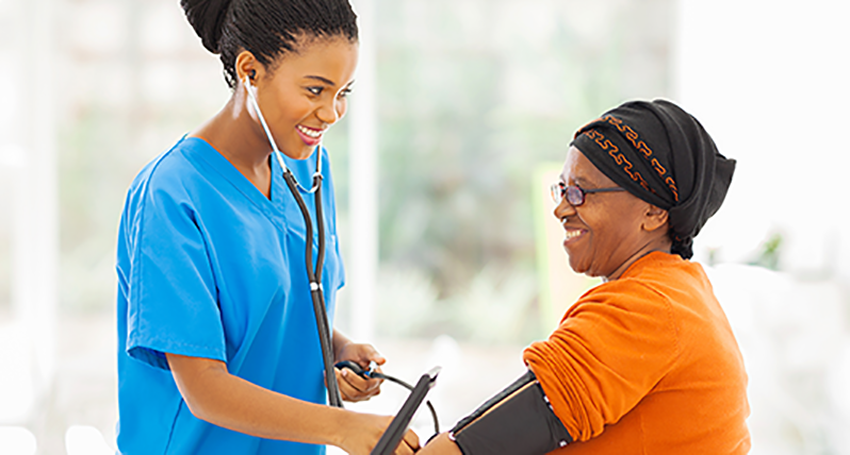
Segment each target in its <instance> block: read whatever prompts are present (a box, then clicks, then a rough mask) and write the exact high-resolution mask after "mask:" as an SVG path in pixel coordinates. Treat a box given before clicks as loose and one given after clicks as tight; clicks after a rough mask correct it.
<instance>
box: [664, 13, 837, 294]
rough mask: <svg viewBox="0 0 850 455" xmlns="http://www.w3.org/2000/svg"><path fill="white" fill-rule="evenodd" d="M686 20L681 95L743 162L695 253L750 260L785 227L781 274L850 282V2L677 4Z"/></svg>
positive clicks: (678, 74) (679, 55) (682, 23)
mask: <svg viewBox="0 0 850 455" xmlns="http://www.w3.org/2000/svg"><path fill="white" fill-rule="evenodd" d="M679 17H680V20H679V39H678V49H677V52H676V65H675V66H674V68H675V70H674V71H675V74H674V80H675V81H676V82H677V84H678V87H677V93H678V95H677V99H678V101H680V102H681V103H682V105H683V106H684V107H685V108H686V109H687V110H689V111H690V112H691V113H692V114H694V115H695V116H696V117H697V118H698V119H699V120H700V121H701V122H702V123H703V125H704V126H705V127H706V129H707V130H708V131H709V132H710V133H711V134H712V136H713V137H714V138H715V141H716V142H717V144H718V147H719V148H720V150H721V153H724V154H726V155H727V156H730V157H733V158H735V159H737V160H738V168H737V172H736V175H735V178H734V179H733V183H732V187H731V189H730V191H729V194H728V198H727V201H726V203H725V204H724V206H723V208H722V209H721V210H720V212H718V214H717V216H716V217H715V218H714V219H713V220H711V221H710V222H709V223H708V225H707V226H706V229H705V231H704V233H703V234H701V235H700V238H698V243H697V246H698V248H697V254H698V255H699V254H704V250H705V248H708V247H720V248H721V250H720V254H721V256H722V258H723V259H725V260H732V261H740V260H746V259H749V258H750V256H751V254H753V251H752V245H754V244H757V243H758V242H759V241H760V240H762V239H764V238H765V237H767V236H768V235H769V234H771V233H773V232H780V233H782V234H783V235H784V236H785V238H786V240H787V244H786V246H787V249H786V251H785V255H784V258H783V262H782V266H783V268H784V269H786V270H789V271H792V272H806V273H812V272H823V271H827V272H828V271H829V270H836V269H840V272H841V273H842V274H843V275H844V276H845V277H847V278H850V261H848V260H847V259H846V258H847V257H848V256H850V227H848V224H847V222H848V221H850V214H848V211H847V207H848V206H850V204H848V202H847V200H846V197H845V194H847V182H848V181H850V141H848V140H847V139H848V138H847V137H846V131H847V130H848V124H850V109H848V105H850V85H848V81H850V28H848V27H847V19H848V18H850V2H848V1H846V0H811V1H805V2H804V1H802V0H797V1H787V0H785V1H783V0H780V1H768V0H714V1H710V2H708V1H699V0H681V1H680V10H679ZM819 274H820V273H819Z"/></svg>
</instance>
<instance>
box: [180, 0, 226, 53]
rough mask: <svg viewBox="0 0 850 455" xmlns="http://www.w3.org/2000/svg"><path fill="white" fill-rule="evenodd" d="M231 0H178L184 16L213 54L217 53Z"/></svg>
mask: <svg viewBox="0 0 850 455" xmlns="http://www.w3.org/2000/svg"><path fill="white" fill-rule="evenodd" d="M232 2H233V0H180V6H182V7H183V11H185V12H186V18H187V19H188V20H189V23H190V24H192V28H194V29H195V33H197V34H198V36H199V37H200V38H201V43H202V44H203V45H204V47H205V48H206V49H207V50H208V51H210V52H212V53H213V54H218V53H219V48H218V42H219V40H220V39H221V33H222V28H223V26H224V19H225V17H227V10H228V9H229V8H230V4H231V3H232Z"/></svg>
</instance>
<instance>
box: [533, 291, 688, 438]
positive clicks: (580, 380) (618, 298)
mask: <svg viewBox="0 0 850 455" xmlns="http://www.w3.org/2000/svg"><path fill="white" fill-rule="evenodd" d="M677 353H678V337H677V329H676V325H675V323H674V321H673V316H672V309H671V306H670V303H669V302H668V301H666V299H665V298H664V297H663V296H661V295H660V294H658V293H657V292H655V291H654V290H653V289H651V288H649V287H647V286H644V285H641V284H638V283H630V282H629V281H628V280H618V281H614V282H610V283H606V284H604V285H601V286H599V287H598V288H596V289H594V290H592V291H590V292H589V293H588V294H586V295H585V296H584V297H583V298H582V299H581V300H579V302H578V303H576V304H575V305H574V306H573V307H572V308H571V309H570V311H569V312H568V313H567V316H566V317H565V318H564V320H563V321H562V323H561V325H560V326H559V327H558V329H556V330H555V332H554V333H553V334H552V335H551V336H550V337H549V339H548V340H546V341H543V342H537V343H533V344H532V345H531V346H530V347H529V348H527V349H526V351H525V353H524V355H523V359H524V360H525V362H526V363H527V364H528V367H529V368H530V369H531V370H532V371H533V372H534V374H535V375H537V378H538V379H539V381H540V384H541V386H542V387H543V390H544V391H545V393H546V396H547V397H548V398H549V400H550V402H551V403H552V407H553V409H554V411H555V414H556V415H557V416H558V418H559V419H560V420H561V421H562V423H563V424H564V426H565V427H566V428H567V431H568V432H569V433H570V435H572V436H573V438H575V439H576V440H578V441H586V440H588V439H590V438H592V437H595V436H598V435H599V434H600V433H602V431H603V429H604V427H605V425H610V424H614V423H616V422H617V421H619V420H620V418H622V417H623V416H624V415H625V414H626V413H628V412H629V411H630V410H631V409H632V408H634V407H635V406H636V405H637V404H638V402H639V401H640V400H641V399H642V398H643V397H644V396H646V395H647V394H648V393H649V391H650V390H651V389H652V388H653V387H654V386H655V385H656V384H657V383H658V381H659V380H660V379H661V378H662V377H663V376H664V375H665V374H666V373H667V372H668V371H669V370H670V368H671V366H672V365H673V362H674V361H675V358H676V356H677Z"/></svg>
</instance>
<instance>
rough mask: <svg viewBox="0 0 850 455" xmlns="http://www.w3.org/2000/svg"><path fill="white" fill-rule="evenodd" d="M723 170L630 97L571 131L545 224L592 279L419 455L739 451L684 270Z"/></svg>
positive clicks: (729, 363) (719, 199) (699, 131)
mask: <svg viewBox="0 0 850 455" xmlns="http://www.w3.org/2000/svg"><path fill="white" fill-rule="evenodd" d="M734 169H735V161H734V160H729V159H726V158H725V157H724V156H723V155H721V154H720V153H718V151H717V148H716V147H715V145H714V141H712V139H711V137H710V136H709V135H708V133H707V132H706V131H705V130H704V129H703V127H702V125H700V123H699V122H698V121H697V120H696V119H694V118H693V117H692V116H691V115H689V114H688V113H686V112H685V111H683V110H682V109H681V108H679V107H678V106H676V105H675V104H673V103H671V102H668V101H664V100H656V101H652V102H644V101H633V102H628V103H625V104H623V105H621V106H619V107H617V108H615V109H612V110H610V111H608V112H606V113H605V114H603V115H602V117H601V118H599V119H596V120H594V121H592V122H590V123H588V124H587V125H585V126H584V127H582V128H580V129H579V131H578V132H577V133H576V134H575V138H574V140H573V142H572V144H571V146H570V148H569V151H568V152H567V157H566V161H565V163H564V168H563V172H562V173H561V177H560V181H559V182H557V183H556V184H555V185H553V187H552V195H553V196H554V198H555V200H556V201H557V202H558V206H557V207H556V208H555V212H554V215H555V217H556V218H557V219H558V220H559V221H560V222H561V224H562V225H563V228H564V249H565V250H566V252H567V254H568V255H569V263H570V267H572V269H573V270H575V271H576V272H578V273H584V274H587V275H590V276H598V277H602V279H603V281H604V283H603V284H601V285H599V286H597V287H595V288H593V289H591V290H590V291H588V292H587V293H585V294H584V295H583V296H581V297H580V298H579V300H578V301H577V302H576V303H575V304H573V306H572V307H571V308H570V309H569V310H568V311H567V313H566V314H565V315H564V317H563V319H562V320H561V325H560V326H559V327H558V328H557V329H556V330H555V332H554V333H553V334H552V335H551V336H550V337H549V339H548V340H546V341H542V342H537V343H533V344H532V345H531V346H530V347H529V348H527V349H526V350H525V353H524V355H523V360H524V361H525V363H526V365H527V366H528V368H529V371H528V373H527V374H526V375H525V376H523V377H522V378H520V380H518V381H517V382H515V383H514V384H512V385H511V386H510V387H508V389H506V391H505V392H504V393H501V394H499V395H498V396H497V397H495V398H494V399H493V400H491V401H490V402H488V403H487V404H485V406H483V407H482V408H481V409H479V410H477V411H476V412H475V413H473V414H472V415H470V417H468V418H466V419H463V420H462V421H461V422H460V423H459V424H458V425H457V426H455V428H453V429H452V430H451V431H450V432H448V433H443V434H441V435H439V436H437V437H436V438H435V439H434V440H433V442H431V443H429V444H428V445H426V446H425V448H424V449H423V450H422V451H421V453H422V454H429V455H430V454H460V453H463V454H464V455H479V454H492V453H506V454H507V453H510V454H515V455H533V454H544V453H549V452H553V453H558V454H563V455H579V454H594V455H603V454H610V455H630V454H635V455H637V454H657V455H667V454H671V455H672V454H685V453H686V454H706V455H707V454H712V455H720V454H723V455H743V454H746V453H747V452H748V451H749V449H750V435H749V432H748V430H747V425H746V418H747V416H748V414H749V407H748V404H747V395H746V389H747V375H746V372H745V370H744V363H743V359H742V357H741V353H740V351H739V349H738V345H737V343H736V341H735V337H734V335H733V333H732V329H731V327H730V326H729V322H728V321H727V320H726V316H725V315H724V313H723V309H722V308H721V306H720V304H719V303H718V301H717V299H716V298H715V296H714V293H713V291H712V287H711V283H710V282H709V281H708V278H707V277H706V275H705V272H704V271H703V269H702V267H701V266H700V265H699V264H697V263H694V262H691V261H689V259H690V258H691V256H692V251H691V248H692V242H693V238H694V237H695V236H696V235H697V234H698V233H699V231H700V229H701V228H702V226H703V225H704V224H705V222H706V221H707V220H708V218H710V217H711V216H712V215H714V213H715V212H716V211H717V210H718V208H720V205H721V204H722V203H723V199H724V198H725V196H726V190H727V188H728V187H729V184H730V182H731V180H732V174H733V172H734Z"/></svg>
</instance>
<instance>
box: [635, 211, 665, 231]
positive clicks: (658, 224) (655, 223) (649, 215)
mask: <svg viewBox="0 0 850 455" xmlns="http://www.w3.org/2000/svg"><path fill="white" fill-rule="evenodd" d="M667 217H668V213H667V211H666V210H664V209H662V208H659V207H656V206H654V205H650V206H649V208H647V209H646V212H644V216H643V223H642V225H641V227H642V228H643V230H645V231H648V232H653V231H655V230H657V229H660V228H662V227H666V226H667Z"/></svg>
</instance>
